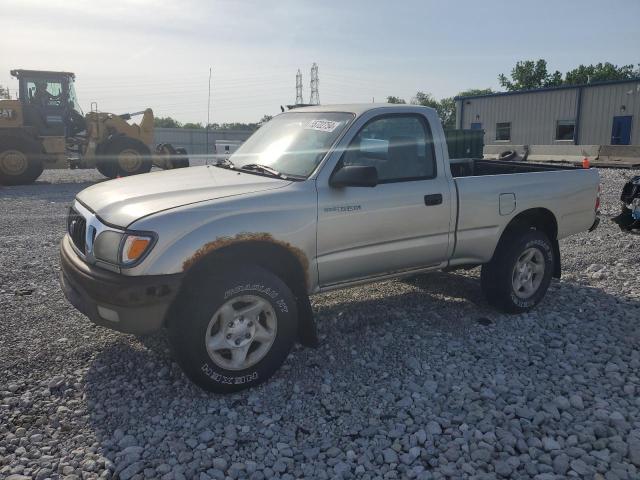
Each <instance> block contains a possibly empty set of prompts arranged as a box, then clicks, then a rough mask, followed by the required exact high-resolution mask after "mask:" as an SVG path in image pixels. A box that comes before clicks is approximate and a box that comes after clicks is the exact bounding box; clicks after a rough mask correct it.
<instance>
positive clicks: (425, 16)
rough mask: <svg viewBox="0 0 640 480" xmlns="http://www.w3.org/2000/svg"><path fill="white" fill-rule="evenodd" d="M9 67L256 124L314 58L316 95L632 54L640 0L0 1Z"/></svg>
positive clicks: (342, 96)
mask: <svg viewBox="0 0 640 480" xmlns="http://www.w3.org/2000/svg"><path fill="white" fill-rule="evenodd" d="M0 11H1V12H2V14H1V15H0V31H2V32H3V35H2V40H1V41H0V84H1V85H5V86H8V87H9V88H10V89H16V88H17V81H16V80H15V79H13V78H12V77H11V76H10V75H9V70H10V69H12V68H26V69H42V70H64V71H72V72H75V74H76V91H77V93H78V97H79V99H80V104H81V106H82V107H83V108H84V109H85V111H86V110H89V108H90V104H91V102H97V104H98V108H99V109H100V110H101V111H107V112H113V113H125V112H133V111H138V110H142V109H144V108H147V107H151V108H153V110H154V112H155V114H156V115H157V116H171V117H174V118H176V119H178V120H180V121H182V122H203V123H204V122H206V120H207V92H208V81H209V68H210V67H211V69H212V82H211V85H212V95H211V97H212V98H211V112H210V119H211V122H212V123H213V122H218V123H223V122H236V121H238V122H253V121H258V120H259V119H260V118H261V117H262V116H263V115H265V114H270V115H273V114H276V113H279V111H280V105H286V104H291V103H294V102H295V76H296V72H297V70H298V69H300V70H301V72H302V75H303V86H304V89H303V94H304V99H305V101H308V100H309V95H310V88H309V81H310V70H311V65H312V64H313V62H316V63H317V64H318V71H319V74H318V76H319V93H320V101H321V103H323V104H330V103H354V102H371V101H373V100H374V99H375V101H385V99H386V97H387V96H388V95H396V96H399V97H402V98H406V99H407V100H409V99H410V98H411V97H412V96H413V95H414V94H415V93H416V91H418V90H420V91H424V92H429V93H431V94H433V95H434V96H435V97H436V98H442V97H447V96H453V95H455V94H457V93H458V92H460V91H462V90H465V89H468V88H486V87H492V88H494V89H499V84H498V81H497V77H498V74H500V73H509V72H510V71H511V69H512V68H513V66H514V64H515V63H516V62H517V61H518V60H523V59H537V58H544V59H546V60H547V62H548V64H549V69H550V70H551V71H553V70H560V71H562V72H564V71H566V70H568V69H571V68H573V67H575V66H577V65H579V64H581V63H585V64H589V63H597V62H605V61H609V62H612V63H615V64H618V65H623V64H637V63H640V48H639V47H640V27H639V26H638V18H640V0H609V1H606V2H603V1H602V0H553V1H548V0H535V1H527V2H524V1H520V0H474V1H467V0H458V1H445V0H440V1H438V0H433V1H431V0H395V1H389V0H369V1H366V0H351V1H344V0H342V1H335V0H317V1H307V0H280V1H271V0H180V1H170V0H109V1H108V2H104V1H99V0H46V1H41V0H0Z"/></svg>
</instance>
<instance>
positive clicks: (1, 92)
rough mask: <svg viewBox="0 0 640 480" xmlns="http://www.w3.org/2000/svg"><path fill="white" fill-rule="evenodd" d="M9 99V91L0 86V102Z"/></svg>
mask: <svg viewBox="0 0 640 480" xmlns="http://www.w3.org/2000/svg"><path fill="white" fill-rule="evenodd" d="M10 98H11V95H9V89H8V88H7V87H3V86H2V85H0V100H1V99H7V100H9V99H10Z"/></svg>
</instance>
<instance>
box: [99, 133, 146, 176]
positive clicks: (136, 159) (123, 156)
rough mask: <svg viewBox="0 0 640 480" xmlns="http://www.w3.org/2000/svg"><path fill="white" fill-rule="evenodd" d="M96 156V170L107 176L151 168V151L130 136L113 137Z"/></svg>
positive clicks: (132, 173) (134, 172)
mask: <svg viewBox="0 0 640 480" xmlns="http://www.w3.org/2000/svg"><path fill="white" fill-rule="evenodd" d="M103 150H104V151H103V153H102V154H100V157H99V158H98V161H97V164H96V167H97V169H98V171H99V172H100V173H101V174H103V175H104V176H105V177H108V178H117V177H127V176H129V175H139V174H141V173H147V172H149V171H150V170H151V167H152V165H153V164H152V161H151V151H150V150H149V148H148V147H147V146H146V145H145V144H144V143H142V142H141V141H140V140H137V139H135V138H130V137H124V136H120V137H114V138H112V139H111V140H109V143H108V144H107V145H106V146H105V147H104V149H103Z"/></svg>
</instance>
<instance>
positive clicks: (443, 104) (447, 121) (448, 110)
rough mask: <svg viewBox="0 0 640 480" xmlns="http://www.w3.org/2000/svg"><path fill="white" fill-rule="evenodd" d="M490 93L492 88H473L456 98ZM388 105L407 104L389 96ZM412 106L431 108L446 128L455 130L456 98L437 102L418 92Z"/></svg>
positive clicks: (412, 100)
mask: <svg viewBox="0 0 640 480" xmlns="http://www.w3.org/2000/svg"><path fill="white" fill-rule="evenodd" d="M488 93H493V90H492V89H490V88H471V89H469V90H464V91H462V92H460V93H458V95H456V97H465V96H473V95H486V94H488ZM387 103H396V104H404V103H407V102H405V100H404V99H403V98H400V97H396V96H394V95H389V96H388V97H387ZM411 104H412V105H423V106H425V107H431V108H434V109H435V110H436V112H438V116H439V117H440V120H441V121H442V125H443V127H444V128H455V125H456V101H455V97H446V98H443V99H441V100H436V99H435V98H434V96H433V95H431V94H430V93H426V92H416V94H415V95H414V96H413V98H412V99H411Z"/></svg>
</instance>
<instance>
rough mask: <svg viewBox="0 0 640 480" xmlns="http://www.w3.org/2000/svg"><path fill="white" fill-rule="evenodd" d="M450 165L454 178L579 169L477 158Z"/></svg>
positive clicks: (576, 168)
mask: <svg viewBox="0 0 640 480" xmlns="http://www.w3.org/2000/svg"><path fill="white" fill-rule="evenodd" d="M450 164H451V174H452V175H453V176H454V177H455V178H460V177H481V176H486V175H507V174H513V173H533V172H553V171H559V170H579V167H574V166H569V165H546V164H540V163H530V162H512V161H500V160H483V159H478V158H457V159H451V160H450Z"/></svg>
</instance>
